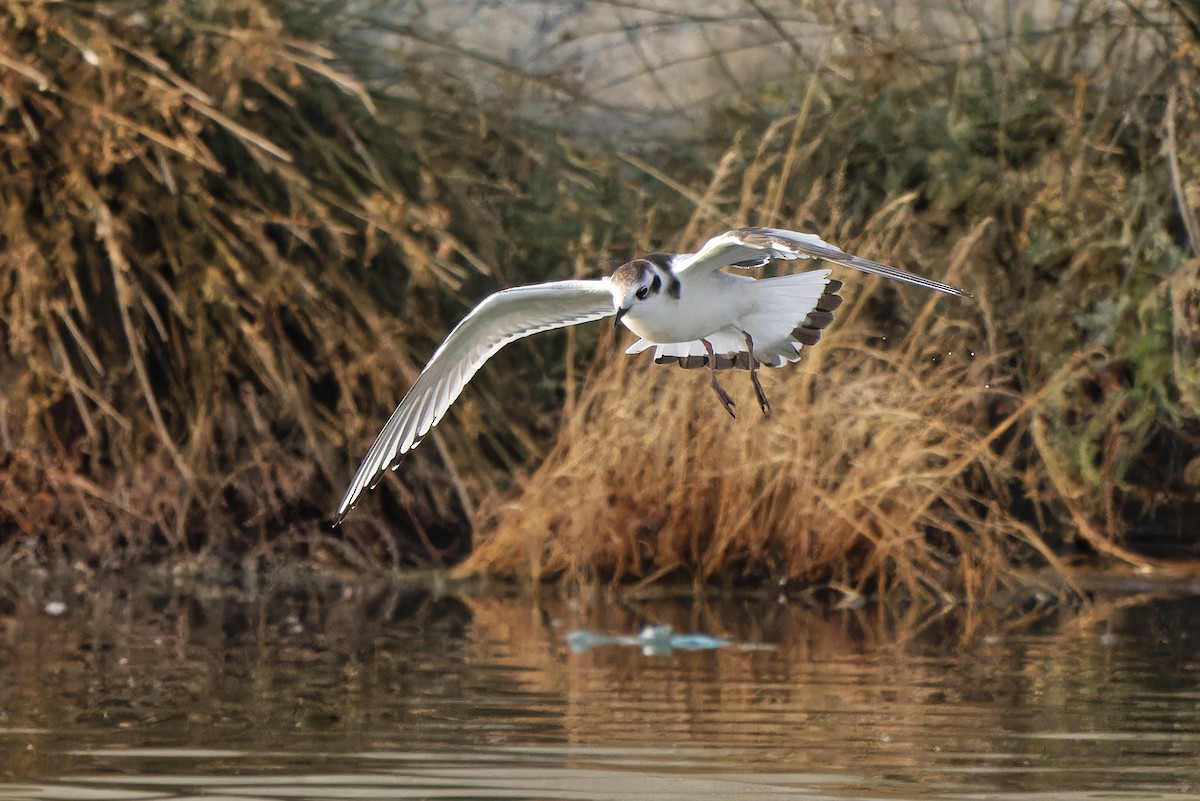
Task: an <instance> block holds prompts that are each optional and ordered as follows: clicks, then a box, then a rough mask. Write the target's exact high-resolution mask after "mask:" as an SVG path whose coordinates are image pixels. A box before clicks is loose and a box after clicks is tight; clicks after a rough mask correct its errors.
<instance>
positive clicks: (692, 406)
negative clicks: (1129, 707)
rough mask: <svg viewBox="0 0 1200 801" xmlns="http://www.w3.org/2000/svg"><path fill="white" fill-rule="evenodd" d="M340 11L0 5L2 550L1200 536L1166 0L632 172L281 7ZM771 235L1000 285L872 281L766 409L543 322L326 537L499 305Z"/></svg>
mask: <svg viewBox="0 0 1200 801" xmlns="http://www.w3.org/2000/svg"><path fill="white" fill-rule="evenodd" d="M201 6H204V8H206V9H210V11H211V13H208V12H205V11H203V10H202V9H201V8H200V7H201ZM310 17H311V19H313V20H318V19H319V18H320V17H321V15H319V14H316V15H313V14H311V13H310V14H296V15H291V14H289V13H288V6H287V5H286V4H285V3H283V2H282V0H273V1H272V2H267V0H239V2H235V3H230V4H225V3H222V4H216V5H211V7H210V6H207V5H205V4H183V5H182V6H179V5H176V4H160V3H152V2H148V0H104V2H96V3H77V2H50V1H49V0H34V2H28V0H0V152H2V153H3V160H2V161H0V352H2V353H3V358H2V359H0V384H2V386H3V392H0V558H3V559H9V560H11V559H13V558H16V557H28V558H30V559H35V560H36V559H45V558H55V557H64V558H66V559H67V560H81V561H84V562H87V563H89V564H114V563H115V564H119V563H122V562H124V561H129V560H135V559H144V558H148V557H155V556H178V555H185V554H193V553H195V552H197V551H210V552H215V553H217V554H218V555H230V556H237V555H242V554H246V553H257V554H266V555H272V556H274V555H278V554H280V553H299V554H301V555H305V556H313V555H316V554H320V553H328V552H333V553H335V554H336V555H337V557H338V558H340V559H345V560H350V561H353V562H361V563H364V564H370V563H377V562H384V563H390V564H404V563H410V562H413V561H438V560H442V559H453V558H456V557H457V556H459V555H461V553H462V551H463V549H464V547H465V538H466V533H465V532H466V526H467V520H468V519H469V518H470V517H471V516H472V512H473V510H474V508H475V507H476V505H477V504H480V503H482V511H481V512H480V513H479V514H477V515H475V517H476V519H477V520H478V521H479V524H480V528H481V529H483V530H486V532H487V533H486V535H485V536H483V537H481V538H480V541H479V544H478V549H477V552H476V553H475V554H474V555H473V557H472V558H471V560H470V561H469V562H468V564H467V565H466V568H467V569H470V570H482V571H486V572H492V573H496V574H501V575H515V574H530V575H534V576H547V575H565V576H570V577H578V576H604V577H608V578H612V577H620V578H632V577H642V578H648V579H651V580H652V579H655V578H658V577H662V576H680V575H687V576H689V577H692V578H694V579H696V580H705V579H709V578H715V577H717V576H720V577H722V578H725V579H728V580H736V579H738V578H744V577H752V576H753V577H761V576H769V577H772V578H778V579H781V580H788V579H796V580H800V581H805V582H810V583H824V584H828V585H832V586H835V587H838V588H841V589H843V590H846V591H855V592H861V591H866V590H884V591H886V590H890V589H903V590H906V591H907V592H909V593H911V594H916V595H925V596H927V597H931V598H936V599H943V598H945V597H946V596H948V595H950V594H953V595H956V596H960V595H961V596H965V597H968V598H971V599H983V598H986V597H989V595H991V594H992V593H994V592H995V591H996V590H997V589H998V588H1000V587H1002V586H1003V585H1004V583H1005V582H1006V581H1007V576H1008V575H1009V574H1010V571H1014V570H1018V569H1020V568H1021V567H1023V566H1034V567H1040V566H1045V565H1047V564H1049V565H1051V566H1052V567H1054V569H1056V570H1058V571H1059V572H1064V570H1065V568H1064V567H1063V566H1062V564H1061V563H1060V562H1059V556H1057V555H1056V554H1062V553H1064V552H1065V551H1068V550H1075V551H1081V552H1094V551H1099V552H1102V553H1105V554H1107V555H1109V556H1111V557H1114V558H1118V559H1122V560H1126V561H1130V562H1141V563H1144V562H1145V560H1142V559H1140V558H1139V557H1137V556H1135V555H1134V554H1132V553H1130V552H1129V551H1128V550H1126V549H1125V548H1126V545H1127V544H1137V543H1135V542H1130V543H1127V542H1126V537H1127V536H1128V535H1127V532H1128V531H1135V533H1141V534H1142V535H1143V541H1144V538H1145V536H1146V535H1152V536H1155V537H1160V538H1161V539H1163V540H1169V541H1171V542H1174V543H1180V542H1182V543H1185V544H1187V543H1194V534H1193V533H1192V525H1191V520H1192V519H1194V515H1195V514H1197V513H1200V495H1198V492H1197V489H1198V487H1200V466H1198V465H1200V422H1198V420H1200V411H1198V401H1197V397H1200V371H1198V370H1197V367H1196V364H1197V357H1198V355H1200V345H1198V344H1197V343H1198V342H1200V315H1198V314H1197V312H1196V309H1197V308H1200V303H1198V302H1197V298H1198V297H1200V283H1198V282H1197V269H1196V265H1197V260H1196V255H1197V248H1198V247H1200V223H1197V221H1196V219H1197V213H1196V209H1197V205H1198V204H1197V197H1198V191H1200V190H1197V185H1198V184H1197V179H1196V177H1195V175H1196V167H1197V165H1198V164H1200V141H1198V140H1197V139H1196V138H1195V137H1194V136H1189V135H1188V132H1190V131H1195V130H1197V129H1200V102H1198V101H1197V97H1198V95H1197V92H1196V88H1195V87H1196V86H1197V85H1198V81H1197V77H1198V75H1200V70H1198V69H1197V67H1198V64H1200V56H1198V55H1197V49H1196V45H1195V43H1194V42H1193V41H1191V40H1189V39H1187V38H1186V35H1185V34H1186V31H1187V29H1186V28H1184V27H1182V26H1173V25H1171V24H1169V23H1168V22H1164V17H1163V13H1162V9H1159V8H1157V7H1148V8H1141V7H1138V8H1134V7H1132V6H1128V7H1121V8H1118V9H1113V8H1111V7H1110V6H1109V5H1108V4H1101V3H1084V4H1079V8H1078V15H1077V16H1076V17H1075V18H1074V19H1073V22H1072V24H1071V26H1070V27H1069V28H1068V29H1065V30H1063V31H1061V32H1059V33H1057V34H1055V35H1053V36H1046V37H1041V38H1038V39H1036V40H1031V41H1028V42H1022V41H1018V40H1017V39H1014V40H1012V41H1011V42H1008V43H1007V44H1006V45H1005V46H1004V47H999V46H996V47H990V46H989V43H987V42H984V43H983V45H982V46H981V47H980V48H976V49H973V50H971V51H970V55H969V56H964V57H963V58H961V59H959V60H957V61H952V62H951V63H947V60H946V59H947V58H951V57H952V56H953V54H948V53H947V52H942V51H939V53H938V54H936V55H937V57H934V56H933V55H931V54H929V53H923V52H902V51H899V50H896V49H889V48H886V47H878V46H875V47H872V48H871V49H869V50H864V53H863V54H862V56H861V57H855V58H845V59H841V60H838V61H836V62H830V63H827V64H821V65H818V69H817V70H816V71H815V72H811V73H810V72H805V73H804V74H803V77H802V78H800V79H799V80H797V81H794V82H781V83H779V84H777V85H772V86H766V87H764V88H763V91H762V93H761V95H760V96H759V97H757V98H753V99H751V100H747V101H745V102H743V103H735V104H733V105H732V106H730V107H728V108H724V109H720V110H715V111H714V113H713V120H712V125H711V126H710V129H709V134H708V138H707V140H696V141H689V142H685V143H679V145H678V146H677V147H675V148H674V149H673V150H672V151H671V152H670V153H669V154H665V155H663V154H659V155H657V156H654V157H650V156H647V155H646V154H642V155H633V154H619V156H620V157H619V158H610V157H608V156H605V155H598V154H595V153H589V152H584V151H572V150H570V149H569V147H568V146H565V145H562V144H561V143H559V144H547V143H545V140H540V139H536V137H535V136H534V135H533V134H529V133H528V132H527V131H526V130H525V129H522V128H520V127H519V126H518V125H516V124H512V123H513V120H512V119H511V118H507V117H504V116H503V115H502V114H500V115H495V114H494V113H493V112H491V111H490V110H486V109H482V108H475V107H474V106H472V105H471V101H470V99H469V98H464V97H463V96H462V95H461V94H455V93H454V92H455V89H454V84H453V81H450V82H448V84H449V85H448V86H442V85H440V84H439V83H438V82H437V81H436V80H434V79H432V78H430V76H417V78H416V79H414V80H415V82H414V86H413V87H409V88H410V89H411V90H412V91H411V92H410V93H409V95H408V99H407V100H405V101H404V102H402V103H397V104H391V105H385V104H383V103H380V102H379V100H378V99H377V98H376V99H373V96H372V95H371V94H370V93H368V92H367V91H366V90H365V89H364V88H363V87H362V86H360V85H359V84H358V83H357V82H356V81H355V79H354V78H353V77H351V76H350V75H349V74H347V73H346V72H344V71H343V70H342V68H341V65H339V64H338V63H337V62H336V61H335V60H334V59H332V57H331V55H330V54H329V53H328V52H327V51H326V50H325V49H324V48H323V47H322V46H321V45H318V44H313V43H311V42H310V41H308V40H306V39H304V38H302V37H301V36H299V34H298V33H297V32H296V31H294V30H291V29H290V28H289V27H288V25H285V23H284V20H287V22H288V23H290V24H292V25H295V24H297V20H299V19H302V18H310ZM981 31H982V29H981ZM313 38H314V39H319V38H320V37H319V35H314V37H313ZM876 44H878V43H876ZM991 44H995V43H991ZM1085 62H1086V63H1090V64H1092V65H1093V66H1090V67H1087V68H1085V67H1083V66H1081V64H1084V63H1085ZM411 66H414V65H406V67H411ZM414 74H415V73H414ZM414 97H416V98H417V100H416V101H414V100H413V98H414ZM377 104H378V107H376V106H377ZM506 124H507V125H506ZM713 164H715V165H716V166H715V167H714V166H713ZM746 223H756V224H785V225H788V226H791V227H799V228H808V229H812V230H817V231H820V232H821V233H822V235H824V236H826V237H827V238H829V239H831V240H832V241H835V242H837V243H839V244H841V245H843V246H844V247H847V248H848V249H853V250H854V251H856V252H860V253H863V254H864V255H869V256H873V257H876V258H879V259H882V260H884V261H890V262H893V263H896V264H898V265H902V266H905V267H907V268H910V269H913V270H915V271H918V272H921V273H924V274H926V275H931V276H934V277H945V278H947V279H948V280H951V281H954V282H958V283H961V284H963V285H965V286H966V287H967V288H968V289H970V290H971V291H973V292H975V293H976V296H977V300H976V302H974V303H969V302H958V301H952V300H949V299H944V298H943V299H930V298H928V297H926V296H923V295H921V294H919V293H916V292H914V291H911V290H907V289H906V290H896V289H895V288H893V287H886V288H885V287H884V286H881V285H878V284H876V283H873V282H871V281H864V280H861V279H860V277H857V276H856V277H854V279H855V280H854V281H853V282H852V283H851V285H850V287H851V288H850V293H851V294H852V296H853V297H852V300H851V303H850V304H848V305H847V306H845V307H843V310H842V317H841V320H840V322H839V325H838V326H837V327H835V328H834V329H833V330H832V331H831V332H830V335H829V337H828V339H827V340H826V341H824V342H822V343H821V345H820V346H818V347H817V348H815V349H813V350H812V352H811V353H810V354H809V355H808V357H807V358H806V360H805V362H804V363H803V364H802V365H801V367H800V368H799V369H790V370H785V371H781V372H779V373H775V374H772V375H770V376H768V385H767V389H768V392H769V393H770V394H771V396H772V399H773V401H774V403H775V415H774V416H773V417H772V418H770V419H768V420H761V419H759V418H758V413H757V412H756V411H753V410H752V406H753V404H752V403H751V402H750V396H749V393H748V388H747V386H746V382H745V381H744V380H738V379H744V376H734V375H730V376H727V377H726V383H727V384H728V385H729V386H730V388H731V389H732V390H733V391H734V393H735V394H736V395H737V397H738V398H739V399H740V401H741V406H740V408H742V409H743V410H744V413H743V414H742V415H741V417H740V418H739V419H738V420H737V421H736V422H730V421H728V420H727V419H726V418H725V417H724V415H723V413H722V412H721V411H720V409H718V408H717V407H716V404H715V402H714V401H713V399H712V398H711V396H710V393H709V390H708V388H707V387H706V386H704V381H703V379H702V378H701V377H699V376H697V375H696V374H694V373H681V372H677V371H669V370H665V369H663V368H654V367H652V366H648V365H645V364H642V363H641V362H639V361H635V360H631V359H626V358H621V357H618V356H616V354H615V353H614V354H613V357H612V358H607V357H605V358H601V359H598V360H597V362H596V367H595V368H594V369H593V374H592V375H591V376H589V381H588V383H587V385H586V389H585V391H584V392H583V393H582V395H581V396H580V397H578V398H577V397H576V396H575V383H576V380H575V379H576V374H575V369H576V366H577V364H579V363H583V362H584V361H586V359H587V357H588V355H589V354H590V352H591V350H592V347H593V345H594V343H595V337H596V336H598V334H597V333H595V332H594V331H591V330H581V331H579V332H574V333H572V334H570V335H568V337H567V338H566V341H567V343H568V345H567V348H566V356H565V357H564V356H563V353H562V342H563V339H562V338H556V337H545V338H538V339H536V340H529V341H525V342H522V343H520V344H519V345H514V346H513V349H512V350H511V352H506V353H504V354H501V356H500V357H499V361H500V362H502V363H503V364H505V366H508V367H511V368H513V369H512V370H511V371H509V372H506V371H503V370H485V371H484V373H483V374H481V375H480V376H479V378H478V379H477V381H476V382H474V383H473V385H472V388H471V389H470V390H469V391H468V393H467V394H466V395H465V396H464V398H463V399H462V401H461V402H460V403H459V404H458V405H457V406H456V408H455V411H454V412H453V413H452V415H451V419H450V420H448V421H447V424H445V425H443V426H441V427H440V428H439V429H438V430H437V432H436V434H435V436H433V437H431V439H430V441H429V443H427V444H426V445H425V446H424V447H423V448H421V449H420V450H419V451H418V452H417V453H416V454H415V455H414V457H413V458H412V459H411V460H409V461H408V462H407V463H406V464H405V466H404V471H403V474H402V475H401V476H400V477H398V478H397V477H393V478H392V479H389V481H387V482H385V484H384V486H383V487H382V488H381V489H380V490H379V491H377V492H375V493H372V494H371V495H370V497H369V498H368V499H367V500H366V501H365V503H364V504H363V506H362V507H361V508H360V509H359V510H357V511H356V513H355V516H354V517H353V518H352V519H351V520H350V521H348V523H347V525H346V526H345V527H344V528H342V529H339V530H338V531H337V532H336V533H332V534H331V533H330V532H328V531H327V530H323V529H322V528H321V525H320V524H321V522H322V521H323V520H324V519H326V516H327V514H328V512H329V510H330V509H331V508H332V507H333V504H334V503H335V501H336V498H337V497H338V495H339V493H340V492H341V490H342V488H343V485H344V482H345V480H346V478H347V477H348V476H349V475H350V473H351V471H352V469H353V465H354V463H355V462H356V460H357V459H358V458H359V457H360V456H361V454H362V452H363V448H364V447H365V446H366V445H367V444H368V443H369V441H370V439H371V437H372V436H373V435H374V433H375V432H376V430H377V428H378V426H379V424H380V423H381V421H382V420H383V419H385V417H386V415H387V413H388V412H389V411H390V409H391V406H392V404H393V403H394V402H395V401H396V399H397V398H398V397H399V394H400V392H401V391H402V389H403V387H404V386H406V385H407V384H409V383H410V382H411V381H412V380H413V378H415V376H416V373H417V371H418V370H419V368H420V365H421V363H422V361H423V359H424V357H425V356H426V355H427V354H428V353H429V352H430V351H431V350H432V348H433V347H434V345H435V344H436V342H437V341H438V339H439V338H440V337H441V336H442V335H443V334H444V333H445V331H447V330H448V329H449V328H450V327H451V326H452V325H453V323H454V321H455V320H456V319H457V318H458V317H460V316H461V314H462V313H463V312H464V311H465V310H466V308H467V306H468V305H469V302H470V300H472V299H474V298H477V297H480V296H482V295H483V294H486V293H487V292H489V291H491V290H493V289H495V288H497V287H498V286H503V285H505V284H513V283H524V282H529V281H536V280H544V279H548V278H552V277H553V278H560V277H563V276H564V273H566V272H574V273H576V274H583V273H594V272H595V271H596V270H597V268H599V267H602V265H600V264H598V261H601V260H600V259H597V257H596V254H597V253H609V252H611V253H613V254H614V255H615V256H616V257H617V258H620V257H624V256H626V255H628V254H629V253H630V252H634V251H645V250H649V249H652V248H657V247H673V246H676V245H683V246H689V245H694V244H695V243H697V242H699V241H701V240H703V239H704V238H705V237H707V236H708V235H710V234H711V233H713V232H714V231H717V230H721V229H723V228H725V227H729V226H733V225H740V224H746ZM633 229H636V230H635V233H634V234H633V235H632V236H631V235H629V234H627V233H626V232H628V231H629V230H633ZM564 250H566V251H567V252H569V253H571V255H572V260H573V264H568V265H564V264H563V263H562V259H561V253H562V252H563V251H564ZM509 265H512V267H509ZM605 336H607V335H605ZM600 344H601V347H602V348H608V349H609V351H610V352H611V351H615V350H616V346H615V344H614V343H612V342H611V341H607V340H604V339H602V340H601V343H600ZM530 375H536V376H540V377H541V379H540V380H539V381H536V382H531V381H527V380H526V378H527V377H528V376H530ZM564 387H565V392H564V394H565V395H566V403H565V409H566V411H565V418H564V422H563V424H562V427H561V436H560V437H559V440H558V442H557V444H555V445H554V446H553V450H552V451H551V452H550V454H549V457H548V458H547V459H546V460H545V463H544V464H542V466H541V467H540V468H538V469H537V470H536V472H535V473H534V474H533V475H531V476H530V477H529V478H528V479H518V480H519V481H521V483H522V485H523V490H524V491H523V494H521V495H520V496H519V497H517V498H515V499H513V498H512V497H511V495H508V496H502V495H501V493H502V492H504V491H505V490H507V489H508V488H509V485H510V482H511V481H512V479H511V476H513V475H516V476H521V475H522V470H524V469H526V465H527V464H529V463H530V462H536V461H539V460H540V459H541V458H542V456H543V455H544V454H543V450H544V449H545V448H547V445H546V443H548V442H551V441H552V439H553V433H554V430H555V426H556V421H557V420H558V417H557V415H558V413H559V412H558V410H559V408H560V403H559V401H560V397H559V394H558V393H557V390H559V389H561V388H564ZM503 497H507V498H508V499H507V500H498V499H500V498H503ZM1135 527H1136V529H1135ZM1131 539H1132V538H1131Z"/></svg>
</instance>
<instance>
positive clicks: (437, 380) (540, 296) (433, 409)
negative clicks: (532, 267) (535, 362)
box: [334, 280, 616, 525]
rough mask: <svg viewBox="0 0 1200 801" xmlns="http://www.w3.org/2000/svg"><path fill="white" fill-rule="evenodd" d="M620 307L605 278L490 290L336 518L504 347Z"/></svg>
mask: <svg viewBox="0 0 1200 801" xmlns="http://www.w3.org/2000/svg"><path fill="white" fill-rule="evenodd" d="M614 314H616V308H615V303H614V302H613V296H612V293H611V292H610V291H609V288H608V283H607V281H605V280H599V281H553V282H551V283H547V284H534V285H533V286H522V287H515V288H513V289H504V290H501V291H500V292H496V293H495V294H493V295H490V296H488V297H487V298H485V299H484V300H483V301H482V302H481V303H480V304H479V305H478V306H476V307H475V308H474V309H472V310H471V313H470V314H468V315H467V316H466V317H464V318H463V320H462V322H460V323H459V324H458V325H457V326H455V327H454V330H453V331H451V332H450V336H448V337H446V341H445V342H443V343H442V345H441V347H439V348H438V349H437V351H436V352H435V353H434V354H433V357H432V358H431V359H430V360H429V364H427V365H425V369H424V370H422V371H421V375H420V376H418V377H417V380H416V383H414V384H413V385H412V389H410V390H409V391H408V394H407V395H405V396H404V399H403V400H401V401H400V405H399V406H397V407H396V411H394V412H392V416H391V418H389V419H388V421H387V425H385V426H384V427H383V431H381V432H380V433H379V436H378V438H376V440H375V444H374V445H372V446H371V450H370V451H368V452H367V456H366V458H365V459H363V461H362V464H361V465H359V467H358V472H357V473H355V474H354V480H353V481H351V482H350V487H349V488H348V489H347V490H346V496H345V497H344V498H342V502H341V504H339V505H338V509H337V515H336V516H335V518H334V525H337V524H338V523H340V522H342V519H343V518H345V516H346V513H347V512H349V511H350V510H351V509H353V508H354V504H355V503H357V501H358V497H359V495H361V494H362V492H363V490H365V489H368V488H370V487H373V486H375V484H376V483H378V481H379V479H380V478H381V477H382V476H383V474H384V471H386V470H387V469H388V468H394V467H396V465H398V464H399V463H400V460H401V459H402V458H403V457H404V455H405V454H406V453H408V452H409V451H411V450H412V449H413V448H415V447H417V445H419V444H420V442H421V439H422V438H423V437H424V436H425V435H426V434H428V433H429V430H430V429H431V428H433V427H434V426H435V425H437V423H438V421H439V420H441V419H442V415H444V414H445V413H446V410H447V409H449V408H450V404H452V403H454V400H455V399H456V398H457V397H458V396H459V394H461V393H462V390H463V387H465V386H466V385H467V382H468V381H470V380H471V376H473V375H475V373H476V372H477V371H478V370H479V368H480V367H482V366H483V363H484V362H486V361H487V360H488V359H490V358H491V357H492V356H493V355H494V354H495V353H496V352H497V351H499V350H500V349H501V348H502V347H504V346H505V345H507V344H508V343H510V342H513V341H514V340H517V339H521V338H522V337H527V336H529V335H530V334H536V333H538V332H539V331H549V330H551V329H553V328H564V327H566V326H569V325H576V324H578V323H586V322H588V321H590V320H599V319H601V318H603V317H611V316H612V315H614Z"/></svg>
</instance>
